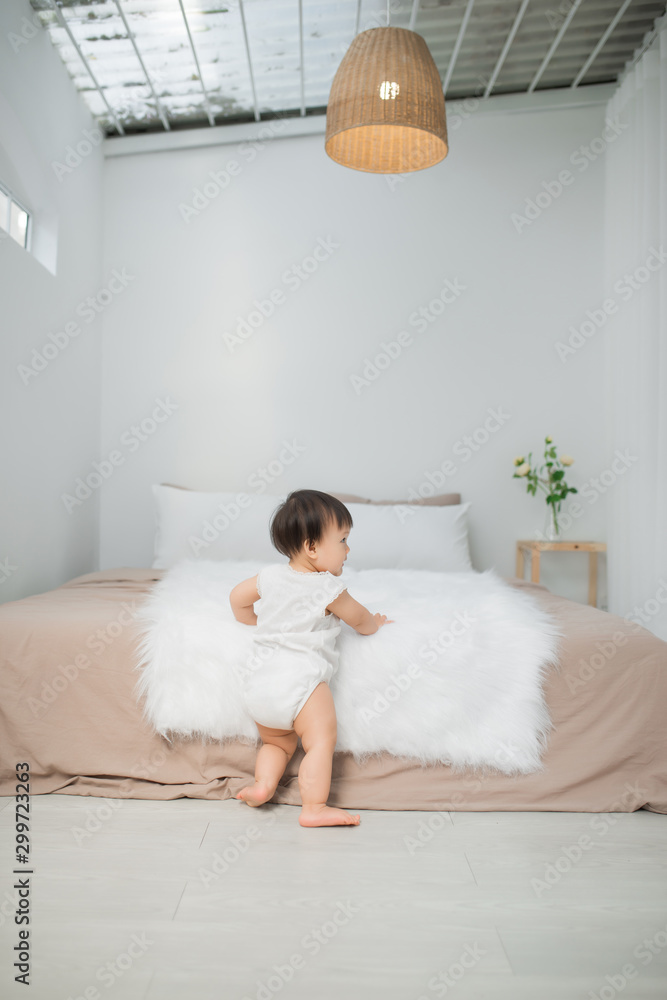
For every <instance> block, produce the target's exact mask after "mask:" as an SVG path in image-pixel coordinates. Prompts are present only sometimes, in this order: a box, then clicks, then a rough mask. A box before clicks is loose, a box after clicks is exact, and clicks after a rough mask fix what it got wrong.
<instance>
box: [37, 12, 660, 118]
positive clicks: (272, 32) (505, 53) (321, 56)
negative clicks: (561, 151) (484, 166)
mask: <svg viewBox="0 0 667 1000" xmlns="http://www.w3.org/2000/svg"><path fill="white" fill-rule="evenodd" d="M31 3H32V7H33V8H34V10H35V11H37V12H38V18H39V20H40V21H41V22H42V24H43V25H44V26H45V27H46V28H47V30H48V32H49V35H50V37H51V40H52V42H53V44H54V46H55V47H56V49H57V51H58V52H59V54H60V56H61V58H62V60H63V62H64V63H65V65H66V67H67V69H68V70H69V73H70V75H71V76H72V79H73V81H74V83H75V86H76V87H77V89H78V90H79V91H80V92H81V94H82V96H83V98H84V100H85V101H86V103H87V105H88V107H89V108H90V110H91V112H92V114H93V116H94V117H95V118H96V119H97V121H98V122H99V123H100V125H101V126H102V127H104V129H105V131H106V132H107V133H108V134H109V135H120V134H126V133H132V132H147V131H156V130H157V131H165V130H167V131H171V130H176V129H183V128H191V127H195V126H202V125H224V124H231V123H236V122H243V121H252V120H254V121H260V120H261V119H266V118H271V117H274V116H276V115H281V116H284V115H287V116H306V115H317V114H320V115H321V114H324V113H325V111H326V105H327V101H328V97H329V90H330V88H331V82H332V80H333V77H334V74H335V72H336V70H337V68H338V66H339V64H340V61H341V59H342V58H343V55H344V54H345V51H346V50H347V48H348V46H349V44H350V42H351V41H352V39H353V37H354V36H355V34H357V32H358V31H364V30H368V29H370V28H374V27H381V26H383V25H386V23H387V11H388V10H389V23H390V24H391V25H392V26H394V27H402V28H411V29H412V30H414V31H417V32H418V33H419V34H421V35H422V36H423V37H424V38H425V40H426V42H427V44H428V46H429V49H430V51H431V54H432V55H433V58H434V60H435V63H436V66H437V67H438V72H439V73H440V77H441V80H442V82H443V88H444V90H445V96H446V98H447V99H452V98H456V99H461V98H465V97H473V96H475V97H482V96H490V95H491V94H494V95H496V94H509V93H532V92H535V91H540V90H553V89H556V88H584V87H586V86H589V85H591V84H600V83H609V82H613V81H615V80H616V79H617V78H618V76H619V75H620V73H621V72H622V70H623V69H624V67H625V66H626V64H627V62H628V61H629V60H630V59H631V58H632V57H633V55H634V54H635V53H636V50H637V49H638V48H639V47H640V46H643V45H645V44H646V43H647V37H646V36H647V34H648V33H650V32H651V31H652V30H653V26H654V23H655V21H656V19H657V18H658V17H660V16H661V15H662V14H663V13H664V12H665V3H664V2H651V0H506V2H504V0H503V2H501V0H402V2H401V0H389V3H388V4H387V3H386V2H381V0H375V2H373V0H338V2H334V3H332V2H325V0H229V2H228V3H222V2H220V0H79V2H76V0H31Z"/></svg>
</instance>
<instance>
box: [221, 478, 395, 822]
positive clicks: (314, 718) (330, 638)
mask: <svg viewBox="0 0 667 1000" xmlns="http://www.w3.org/2000/svg"><path fill="white" fill-rule="evenodd" d="M351 527H352V518H351V516H350V512H349V510H348V509H347V507H345V506H344V504H342V503H341V502H340V500H336V499H335V497H332V496H330V495H329V494H328V493H320V492H319V491H318V490H297V491H296V492H293V493H290V495H289V496H288V497H287V499H286V500H285V502H284V503H283V504H281V505H280V507H279V508H278V509H277V510H276V512H275V514H274V515H273V518H272V521H271V529H270V530H271V541H272V542H273V544H274V546H275V547H276V548H277V549H278V551H279V552H281V553H282V554H283V555H285V556H287V557H288V558H289V563H286V564H281V565H270V566H266V567H265V568H264V569H263V570H261V571H260V572H259V573H258V574H257V576H253V577H251V578H250V579H249V580H244V581H243V583H239V584H237V586H236V587H234V589H233V590H232V592H231V594H230V595H229V600H230V603H231V606H232V611H233V612H234V617H235V618H236V619H237V621H240V622H243V623H244V624H246V625H256V633H255V636H254V639H255V648H256V653H257V655H256V656H255V658H254V661H253V665H252V669H250V670H249V671H247V672H246V676H245V678H244V680H243V693H244V697H245V702H246V707H247V709H248V712H249V713H250V715H251V717H252V718H253V720H254V721H255V724H256V725H257V728H258V730H259V735H260V737H261V740H262V746H261V747H260V748H259V750H258V752H257V761H256V764H255V784H254V785H249V786H248V787H246V788H243V789H242V790H241V791H240V792H239V794H238V795H237V796H236V797H237V799H243V801H244V802H246V803H247V804H248V805H249V806H259V805H261V804H262V803H263V802H267V801H268V800H269V799H270V798H271V797H272V795H273V794H274V793H275V790H276V788H277V787H278V782H279V781H280V778H281V777H282V775H283V773H284V771H285V768H286V767H287V764H288V761H289V760H290V759H291V757H292V755H293V754H294V751H295V750H296V746H297V742H298V739H299V738H301V744H302V746H303V749H304V751H305V756H304V758H303V760H302V762H301V765H300V767H299V791H300V792H301V803H302V809H301V815H300V817H299V823H300V824H301V826H347V825H353V826H356V825H357V824H358V823H359V816H358V815H357V816H352V815H350V813H348V812H346V811H345V810H344V809H335V808H333V807H331V806H328V805H327V799H328V797H329V790H330V788H331V768H332V762H333V754H334V749H335V746H336V736H337V732H336V711H335V708H334V702H333V697H332V694H331V690H330V688H329V684H328V682H329V681H330V680H331V678H332V677H333V675H334V673H335V672H336V670H337V668H338V652H337V650H336V649H335V641H336V636H337V635H338V633H339V632H340V621H339V619H341V620H342V621H344V622H346V623H347V624H348V625H350V626H351V627H352V628H353V629H356V631H357V632H360V633H361V634H362V635H372V634H373V633H374V632H377V631H378V629H379V628H381V627H382V626H383V625H386V624H387V623H388V621H391V619H388V618H387V617H386V615H381V614H371V612H370V611H368V610H367V609H366V608H365V607H364V606H363V605H362V604H359V603H358V602H357V601H355V600H354V598H352V597H350V595H349V594H348V592H347V590H346V589H345V585H344V584H342V583H341V582H340V580H339V579H337V578H338V577H340V575H341V573H342V572H343V564H344V562H345V560H346V559H347V554H348V552H349V551H350V548H349V546H348V544H347V536H348V532H349V529H350V528H351ZM260 598H261V604H260V606H259V615H256V614H255V612H254V610H253V605H254V604H255V602H256V601H259V600H260Z"/></svg>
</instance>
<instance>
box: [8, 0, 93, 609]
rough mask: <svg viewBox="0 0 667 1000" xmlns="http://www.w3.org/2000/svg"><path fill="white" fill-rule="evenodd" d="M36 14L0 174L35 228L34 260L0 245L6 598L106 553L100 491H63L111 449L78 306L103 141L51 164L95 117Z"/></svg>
mask: <svg viewBox="0 0 667 1000" xmlns="http://www.w3.org/2000/svg"><path fill="white" fill-rule="evenodd" d="M33 19H34V20H36V18H34V12H33V10H32V8H31V7H30V4H29V3H28V2H27V0H11V2H10V3H3V4H2V5H0V180H2V181H3V182H4V183H5V184H7V185H8V186H9V187H10V188H12V189H13V191H14V193H15V195H16V196H17V197H18V198H20V199H21V200H22V201H23V202H24V203H26V205H27V207H28V208H29V209H30V210H31V211H32V212H33V213H34V219H35V225H36V228H35V233H34V240H33V250H34V253H28V252H26V251H25V250H24V249H23V248H22V247H20V246H19V245H18V244H17V243H15V242H14V240H12V239H10V238H8V237H5V238H3V239H0V301H1V303H2V305H1V311H0V315H1V317H2V320H1V322H2V336H1V338H0V349H1V352H2V364H1V365H0V399H1V401H2V402H1V405H2V430H3V446H2V490H1V491H0V563H1V566H0V601H8V600H12V599H14V598H19V597H22V596H25V595H27V594H32V593H35V592H37V591H43V590H47V589H49V588H50V587H53V586H56V585H57V584H59V583H61V582H63V581H64V580H67V579H71V578H72V577H74V576H76V575H78V574H80V573H85V572H89V571H90V570H91V569H93V568H94V564H95V561H96V556H97V551H96V549H97V534H98V499H97V497H95V496H91V498H90V499H89V500H88V501H87V502H86V503H83V504H82V505H81V506H77V507H76V508H75V509H73V510H72V512H71V513H68V511H67V509H66V507H65V504H64V503H63V501H62V499H61V495H62V494H63V493H66V492H69V491H70V490H71V489H72V488H73V486H74V483H75V480H76V477H77V476H78V475H80V473H81V471H82V469H84V468H85V467H86V465H87V463H89V462H90V461H91V460H93V459H94V458H96V457H97V454H98V451H99V388H100V371H99V363H100V355H101V345H100V325H99V320H97V321H96V322H93V323H86V322H85V320H84V318H83V316H81V315H79V314H77V307H78V306H79V304H80V303H82V302H83V300H84V299H85V298H86V296H88V295H95V294H96V293H97V292H98V290H99V289H100V287H101V240H102V233H101V188H102V167H103V157H102V152H101V150H102V143H101V135H100V136H98V137H97V143H98V144H97V145H96V146H95V145H93V143H90V154H89V155H87V156H85V157H84V158H83V159H82V161H81V163H80V164H79V165H78V166H77V167H76V169H72V171H71V172H69V171H66V172H64V173H62V175H61V180H58V179H57V176H56V172H55V171H54V168H53V166H52V164H53V163H54V162H57V163H62V162H63V161H64V158H65V157H66V156H67V146H68V145H73V146H76V144H77V143H80V142H81V141H82V140H83V139H84V138H85V136H84V133H83V130H84V129H88V130H89V132H92V131H93V130H94V123H93V121H92V118H91V117H90V115H89V114H88V112H87V110H86V108H85V106H84V104H83V102H82V100H81V98H80V97H79V96H78V95H77V93H76V91H75V90H74V87H73V85H72V83H71V81H70V79H69V76H68V74H67V71H66V70H65V68H64V66H63V65H62V62H61V59H60V57H59V56H58V54H57V53H56V52H55V50H54V49H53V46H52V45H51V43H50V41H49V39H48V36H47V34H46V32H45V31H44V30H43V29H42V28H41V27H36V25H35V23H34V20H33ZM93 136H94V138H95V135H94V133H93ZM81 148H82V150H85V148H86V147H81ZM71 162H72V163H74V162H75V160H74V159H72V160H71ZM77 321H78V323H79V327H78V328H79V329H80V331H81V332H80V333H79V335H78V336H77V337H76V338H74V339H68V337H67V335H66V333H65V332H64V328H65V325H66V324H67V323H75V322H77ZM74 329H75V328H74V327H73V326H72V327H70V330H72V331H74ZM49 334H54V335H55V336H56V337H57V338H58V339H59V340H60V342H61V343H62V344H63V345H64V346H63V349H62V350H57V351H56V348H55V346H54V343H53V341H52V340H50V339H49ZM47 344H48V345H50V346H49V347H48V348H47V355H48V354H53V353H55V354H56V356H55V357H53V358H51V359H47V360H46V361H43V362H40V361H39V359H37V358H36V356H35V355H33V353H32V352H33V349H36V350H37V351H38V353H39V354H40V355H42V350H43V348H44V346H45V345H47ZM42 357H43V355H42ZM31 365H44V367H43V370H42V371H39V372H36V369H35V368H33V374H30V373H29V372H28V367H29V366H31ZM19 366H24V368H25V370H22V369H21V370H20V369H19ZM21 371H23V375H22V374H21Z"/></svg>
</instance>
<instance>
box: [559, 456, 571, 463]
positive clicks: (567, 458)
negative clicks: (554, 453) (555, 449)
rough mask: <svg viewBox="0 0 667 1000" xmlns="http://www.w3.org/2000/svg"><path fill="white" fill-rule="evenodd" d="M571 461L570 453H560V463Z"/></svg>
mask: <svg viewBox="0 0 667 1000" xmlns="http://www.w3.org/2000/svg"><path fill="white" fill-rule="evenodd" d="M573 462H574V459H573V458H572V455H561V456H560V464H561V465H572V463H573Z"/></svg>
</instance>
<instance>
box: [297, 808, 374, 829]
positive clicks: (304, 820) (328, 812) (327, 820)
mask: <svg viewBox="0 0 667 1000" xmlns="http://www.w3.org/2000/svg"><path fill="white" fill-rule="evenodd" d="M299 823H300V824H301V826H359V816H358V815H356V816H351V815H350V813H349V812H345V810H344V809H335V808H333V807H332V806H303V807H302V809H301V815H300V816H299Z"/></svg>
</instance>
